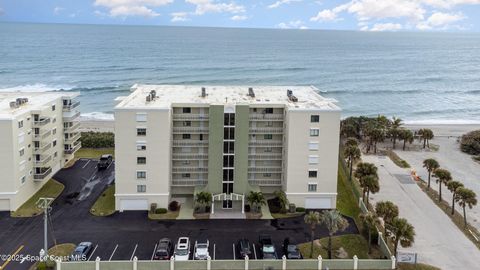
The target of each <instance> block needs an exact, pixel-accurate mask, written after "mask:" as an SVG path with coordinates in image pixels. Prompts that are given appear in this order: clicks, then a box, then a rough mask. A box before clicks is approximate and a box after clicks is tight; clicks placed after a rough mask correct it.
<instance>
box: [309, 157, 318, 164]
mask: <svg viewBox="0 0 480 270" xmlns="http://www.w3.org/2000/svg"><path fill="white" fill-rule="evenodd" d="M308 163H309V164H318V156H317V155H310V156H308Z"/></svg>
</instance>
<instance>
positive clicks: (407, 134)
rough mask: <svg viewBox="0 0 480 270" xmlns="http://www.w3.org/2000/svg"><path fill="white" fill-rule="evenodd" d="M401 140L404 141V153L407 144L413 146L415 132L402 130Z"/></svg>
mask: <svg viewBox="0 0 480 270" xmlns="http://www.w3.org/2000/svg"><path fill="white" fill-rule="evenodd" d="M399 138H400V139H402V140H403V148H402V149H403V151H405V146H406V144H407V142H408V143H409V144H412V142H413V140H414V139H415V138H414V136H413V132H412V131H411V130H409V129H402V130H400V134H399Z"/></svg>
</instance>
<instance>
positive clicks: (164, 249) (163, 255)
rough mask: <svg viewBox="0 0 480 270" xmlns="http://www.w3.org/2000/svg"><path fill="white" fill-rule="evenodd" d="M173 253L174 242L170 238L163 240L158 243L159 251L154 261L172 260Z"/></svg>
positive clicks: (156, 252)
mask: <svg viewBox="0 0 480 270" xmlns="http://www.w3.org/2000/svg"><path fill="white" fill-rule="evenodd" d="M172 253H173V244H172V241H171V240H170V239H168V238H162V239H160V241H158V245H157V250H156V251H155V255H154V256H153V259H154V260H170V257H171V255H172Z"/></svg>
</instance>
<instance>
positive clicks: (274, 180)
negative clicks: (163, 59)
mask: <svg viewBox="0 0 480 270" xmlns="http://www.w3.org/2000/svg"><path fill="white" fill-rule="evenodd" d="M117 101H118V102H119V104H118V105H117V106H116V107H115V131H116V134H115V147H116V148H115V158H116V166H115V170H116V194H115V196H116V209H117V210H120V211H123V210H146V209H149V207H150V204H152V203H156V204H157V205H158V207H165V208H166V207H167V205H168V203H169V202H170V201H172V200H176V199H177V198H185V197H192V196H194V194H196V193H197V192H200V191H208V192H210V193H211V194H212V195H213V196H212V197H213V200H214V205H213V207H212V211H213V209H219V208H223V209H231V208H236V209H242V211H243V207H242V206H243V205H245V204H246V203H247V202H246V196H247V195H248V193H249V192H250V191H261V192H263V193H264V194H266V195H267V196H269V195H270V194H272V193H273V192H274V191H276V190H283V191H285V193H286V194H287V196H288V199H289V201H290V202H291V203H295V204H296V206H303V207H306V208H318V209H325V208H335V207H336V196H337V170H338V149H339V126H340V108H339V107H337V106H336V105H335V104H334V102H335V100H332V99H327V98H324V97H322V96H320V95H319V94H318V89H316V88H314V87H306V86H256V87H248V86H207V87H201V86H185V85H135V86H133V87H132V93H131V94H130V95H129V96H127V97H119V98H117Z"/></svg>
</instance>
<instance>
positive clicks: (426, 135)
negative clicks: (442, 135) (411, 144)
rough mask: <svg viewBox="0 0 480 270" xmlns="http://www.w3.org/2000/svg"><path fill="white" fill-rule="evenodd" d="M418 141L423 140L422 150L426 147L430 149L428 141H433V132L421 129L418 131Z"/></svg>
mask: <svg viewBox="0 0 480 270" xmlns="http://www.w3.org/2000/svg"><path fill="white" fill-rule="evenodd" d="M418 135H419V136H420V137H419V139H420V140H423V148H425V146H428V148H430V140H431V139H433V137H434V136H433V131H432V130H431V129H428V128H422V129H420V130H419V131H418Z"/></svg>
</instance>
